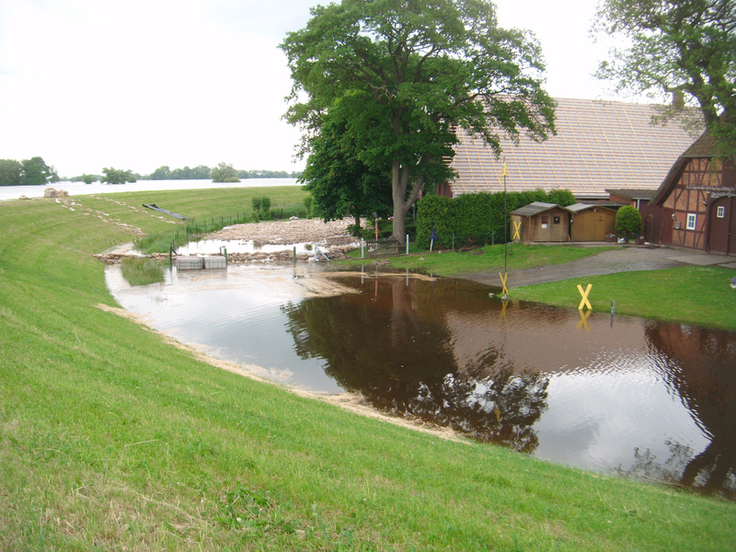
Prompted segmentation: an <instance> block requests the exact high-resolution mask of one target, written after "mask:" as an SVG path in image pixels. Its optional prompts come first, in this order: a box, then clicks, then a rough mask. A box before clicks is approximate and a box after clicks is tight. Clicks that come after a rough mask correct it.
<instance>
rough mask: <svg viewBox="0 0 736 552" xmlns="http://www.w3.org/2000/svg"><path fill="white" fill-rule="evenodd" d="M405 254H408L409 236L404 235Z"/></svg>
mask: <svg viewBox="0 0 736 552" xmlns="http://www.w3.org/2000/svg"><path fill="white" fill-rule="evenodd" d="M406 254H407V255H408V254H409V234H407V235H406Z"/></svg>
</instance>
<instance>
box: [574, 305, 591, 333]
mask: <svg viewBox="0 0 736 552" xmlns="http://www.w3.org/2000/svg"><path fill="white" fill-rule="evenodd" d="M578 312H580V322H578V330H580V329H582V328H585V331H587V332H589V331H590V326H589V325H588V317H589V316H590V313H591V312H593V311H583V310H580V311H578Z"/></svg>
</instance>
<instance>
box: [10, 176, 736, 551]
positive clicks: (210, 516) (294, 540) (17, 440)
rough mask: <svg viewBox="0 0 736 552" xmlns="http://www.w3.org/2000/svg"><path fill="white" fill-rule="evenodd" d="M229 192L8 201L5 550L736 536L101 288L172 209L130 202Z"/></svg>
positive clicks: (701, 509)
mask: <svg viewBox="0 0 736 552" xmlns="http://www.w3.org/2000/svg"><path fill="white" fill-rule="evenodd" d="M283 192H284V193H288V190H285V191H283ZM292 192H293V193H294V194H297V195H298V194H300V193H301V191H300V190H298V189H293V190H292ZM231 194H232V195H233V197H232V198H230V199H227V201H232V203H231V204H230V205H231V206H232V207H233V208H234V207H236V206H238V205H239V204H242V202H244V201H245V200H246V199H247V197H246V196H243V195H240V196H238V195H237V194H236V193H234V192H233V191H232V190H228V191H227V192H226V193H224V192H222V191H218V190H212V191H207V192H199V193H198V195H197V196H194V195H193V194H192V193H191V192H166V193H157V194H151V195H155V196H156V197H155V198H154V197H143V196H145V194H114V195H110V196H108V197H107V198H105V197H99V198H93V197H81V198H75V205H73V206H72V207H73V208H74V211H72V210H70V209H69V208H67V207H64V206H62V204H60V203H56V202H55V201H54V200H33V201H25V202H21V201H11V202H2V203H0V290H1V291H0V328H1V331H0V550H11V551H14V550H24V551H25V550H65V551H67V550H85V551H86V550H289V549H293V550H423V551H424V550H517V551H518V550H529V551H532V550H534V551H539V550H570V551H573V550H574V551H581V550H591V551H592V550H595V551H616V550H622V551H623V550H626V551H631V550H639V551H655V550H662V551H665V550H666V551H668V552H669V551H671V550H680V551H682V550H697V551H723V550H733V547H734V542H736V529H735V527H736V505H734V504H732V503H727V502H723V501H720V500H717V499H712V498H705V497H699V496H692V495H689V494H687V493H684V492H678V491H675V490H671V489H667V488H662V487H658V486H653V485H643V484H638V483H634V482H631V481H625V480H619V479H616V478H608V477H603V476H599V475H595V474H588V473H584V472H580V471H577V470H573V469H568V468H564V467H560V466H554V465H550V464H546V463H543V462H540V461H536V460H534V459H531V458H528V457H525V456H522V455H519V454H515V453H512V452H510V451H507V450H505V449H502V448H498V447H494V446H488V445H482V444H475V443H464V442H453V441H448V440H444V439H441V438H439V437H435V436H432V435H427V434H423V433H419V432H415V431H411V430H407V429H404V428H401V427H396V426H394V425H391V424H388V423H385V422H381V421H379V420H374V419H369V418H363V417H360V416H357V415H355V414H352V413H350V412H346V411H343V410H340V409H339V408H337V407H335V406H332V405H329V404H326V403H324V402H321V401H318V400H312V399H307V398H303V397H300V396H297V395H295V394H292V393H290V392H288V391H286V390H283V389H280V388H279V387H277V386H274V385H270V384H264V383H260V382H256V381H253V380H250V379H248V378H245V377H242V376H239V375H237V374H234V373H231V372H228V371H224V370H221V369H218V368H215V367H213V366H211V365H209V364H206V363H203V362H200V361H198V360H196V359H195V358H194V357H193V356H192V355H191V354H190V353H189V352H187V351H185V350H182V349H180V348H177V347H175V346H173V345H171V344H169V343H167V342H166V341H165V340H164V339H163V338H162V337H161V336H160V335H158V334H156V333H154V332H152V331H150V330H147V329H146V328H145V327H143V326H141V325H139V324H137V323H135V322H134V321H132V320H130V319H127V318H124V317H121V316H117V315H116V314H114V313H112V312H109V311H107V310H103V309H101V308H99V307H98V305H101V304H102V305H107V306H115V303H114V301H113V299H112V298H111V297H110V295H109V294H108V292H107V290H106V287H105V282H104V267H103V265H102V263H100V262H99V261H98V260H96V259H94V258H93V257H92V254H94V253H99V252H101V251H103V250H104V249H106V248H108V247H111V246H113V245H115V244H118V243H123V242H127V241H132V240H133V239H134V238H135V234H134V233H133V229H134V228H137V229H141V230H143V231H145V232H152V231H159V230H161V229H162V228H167V227H169V226H172V227H173V225H171V224H170V223H169V222H167V221H165V220H161V219H159V218H156V217H155V216H153V214H150V213H147V212H144V210H142V209H140V208H136V209H133V208H132V207H138V203H142V202H151V201H153V202H157V203H158V204H159V205H161V206H164V207H166V208H168V209H170V210H172V211H175V212H182V213H186V214H191V213H195V212H196V213H195V214H196V215H197V216H208V215H209V216H220V215H227V214H228V213H227V211H228V210H229V209H230V207H228V206H225V205H223V202H224V201H226V199H223V198H224V197H226V196H228V197H229V195H231ZM233 211H234V209H233ZM177 224H178V223H177Z"/></svg>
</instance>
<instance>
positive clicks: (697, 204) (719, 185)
mask: <svg viewBox="0 0 736 552" xmlns="http://www.w3.org/2000/svg"><path fill="white" fill-rule="evenodd" d="M722 175H723V170H722V163H721V162H720V161H719V160H715V159H707V158H704V159H690V160H688V162H687V164H686V165H685V167H684V168H683V171H682V176H681V177H680V180H679V182H678V184H677V186H676V187H675V188H674V190H673V191H672V193H671V194H670V195H669V197H667V198H666V199H665V201H664V203H663V204H662V206H663V207H664V208H665V209H671V211H672V238H671V240H672V241H671V244H672V245H679V246H682V247H690V248H693V249H703V250H705V249H707V243H706V229H707V225H706V222H707V218H708V216H707V215H708V200H709V199H710V198H711V196H712V195H713V194H718V193H723V192H724V191H725V192H728V191H733V190H732V189H731V188H726V187H724V186H723V182H722Z"/></svg>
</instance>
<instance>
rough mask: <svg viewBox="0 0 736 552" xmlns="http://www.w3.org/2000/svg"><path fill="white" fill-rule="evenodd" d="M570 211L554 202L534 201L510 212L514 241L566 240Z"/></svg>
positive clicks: (568, 236)
mask: <svg viewBox="0 0 736 552" xmlns="http://www.w3.org/2000/svg"><path fill="white" fill-rule="evenodd" d="M570 214H571V213H570V211H568V210H567V209H566V208H564V207H560V206H559V205H555V204H554V203H543V202H541V201H535V202H533V203H530V204H529V205H526V206H524V207H520V208H519V209H516V210H515V211H512V212H511V237H512V240H513V241H514V242H519V241H522V242H566V241H568V240H569V239H570V234H569V228H570Z"/></svg>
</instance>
